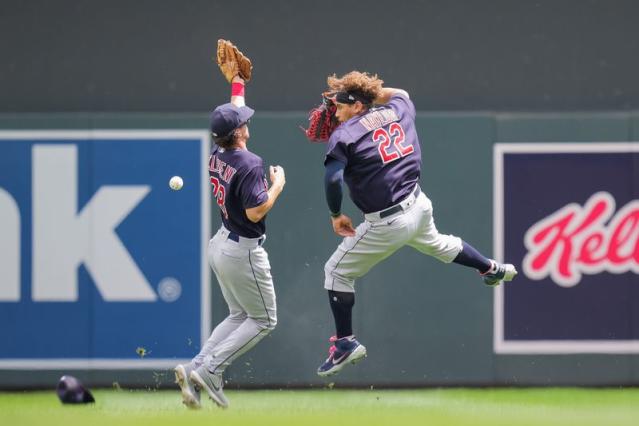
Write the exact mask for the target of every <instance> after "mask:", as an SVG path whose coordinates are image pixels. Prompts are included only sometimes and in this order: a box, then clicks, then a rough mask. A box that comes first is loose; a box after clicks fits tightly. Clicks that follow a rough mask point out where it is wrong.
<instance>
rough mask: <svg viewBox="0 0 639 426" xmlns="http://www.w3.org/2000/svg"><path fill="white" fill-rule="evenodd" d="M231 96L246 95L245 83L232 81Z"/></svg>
mask: <svg viewBox="0 0 639 426" xmlns="http://www.w3.org/2000/svg"><path fill="white" fill-rule="evenodd" d="M231 96H244V85H243V84H242V83H231Z"/></svg>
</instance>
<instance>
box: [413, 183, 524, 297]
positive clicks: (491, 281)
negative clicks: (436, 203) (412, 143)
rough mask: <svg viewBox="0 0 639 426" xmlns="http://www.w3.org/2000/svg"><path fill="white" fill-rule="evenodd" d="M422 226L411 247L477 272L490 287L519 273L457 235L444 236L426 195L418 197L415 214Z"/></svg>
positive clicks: (419, 227)
mask: <svg viewBox="0 0 639 426" xmlns="http://www.w3.org/2000/svg"><path fill="white" fill-rule="evenodd" d="M412 213H413V214H414V215H420V216H421V217H420V218H416V219H417V221H418V223H419V225H418V227H417V228H416V230H415V235H414V236H413V238H412V239H411V241H410V242H409V245H410V246H412V247H414V248H416V249H417V250H419V251H421V252H422V253H425V254H427V255H429V256H433V257H435V258H437V259H439V260H440V261H442V262H445V263H451V262H454V263H457V264H460V265H463V266H467V267H470V268H474V269H477V270H478V271H479V273H480V274H481V275H482V276H483V279H484V282H485V283H486V284H488V285H498V284H499V283H501V281H510V280H512V279H513V278H514V277H515V275H517V271H516V270H515V267H514V266H513V265H511V264H501V263H498V262H496V261H494V260H492V259H488V258H487V257H485V256H484V255H482V254H481V253H480V252H479V251H478V250H477V249H475V248H474V247H473V246H471V245H470V244H468V243H467V242H465V241H463V240H462V239H461V238H459V237H456V236H454V235H446V234H440V233H439V231H438V230H437V227H436V226H435V220H434V218H433V205H432V202H431V201H430V199H428V197H426V195H425V194H424V193H422V194H420V195H419V197H417V205H416V209H414V210H413V212H412Z"/></svg>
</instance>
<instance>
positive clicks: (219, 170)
mask: <svg viewBox="0 0 639 426" xmlns="http://www.w3.org/2000/svg"><path fill="white" fill-rule="evenodd" d="M209 177H210V180H211V185H212V186H213V199H214V201H215V202H216V203H217V205H218V206H219V207H220V216H221V217H222V223H224V226H225V227H226V229H228V230H229V231H232V232H235V233H236V234H238V235H240V236H242V237H246V238H257V237H260V236H262V235H263V234H264V233H265V232H266V222H265V220H264V219H265V217H266V216H265V217H264V218H262V220H260V221H259V222H257V223H253V222H251V221H250V220H249V218H248V217H247V216H246V211H245V210H246V209H250V208H253V207H257V206H259V205H261V204H264V203H265V202H266V201H267V200H268V193H267V191H268V184H267V182H266V176H265V174H264V165H263V162H262V159H261V158H260V157H258V156H257V155H255V154H253V153H252V152H249V151H246V150H243V149H227V150H225V149H222V148H219V147H217V146H215V147H214V148H213V150H212V151H211V156H210V157H209Z"/></svg>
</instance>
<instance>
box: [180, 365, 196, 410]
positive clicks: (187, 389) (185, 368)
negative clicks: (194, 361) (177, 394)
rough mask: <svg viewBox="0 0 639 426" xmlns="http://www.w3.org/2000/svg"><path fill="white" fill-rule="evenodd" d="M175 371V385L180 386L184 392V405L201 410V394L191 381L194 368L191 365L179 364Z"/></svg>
mask: <svg viewBox="0 0 639 426" xmlns="http://www.w3.org/2000/svg"><path fill="white" fill-rule="evenodd" d="M173 371H174V372H175V383H177V384H178V386H180V390H181V391H182V403H184V405H186V406H187V407H189V408H196V409H197V408H200V407H201V405H200V392H199V391H198V390H197V389H196V388H195V386H194V385H193V383H192V382H191V380H190V379H189V374H190V373H191V371H193V367H192V366H191V365H190V364H185V365H183V364H178V366H177V367H175V368H174V369H173Z"/></svg>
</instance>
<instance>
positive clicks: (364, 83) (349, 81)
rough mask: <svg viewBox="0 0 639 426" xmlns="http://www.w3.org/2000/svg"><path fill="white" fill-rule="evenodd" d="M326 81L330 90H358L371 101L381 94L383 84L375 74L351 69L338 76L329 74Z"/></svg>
mask: <svg viewBox="0 0 639 426" xmlns="http://www.w3.org/2000/svg"><path fill="white" fill-rule="evenodd" d="M326 82H327V83H328V87H329V88H330V90H331V91H344V92H359V93H360V94H362V95H364V96H365V97H366V98H369V99H370V100H371V102H372V101H373V100H374V99H376V98H377V97H379V96H380V95H381V92H382V84H384V80H382V79H380V78H379V77H378V76H377V74H374V75H370V74H369V73H367V72H360V71H351V72H349V73H347V74H344V75H343V76H342V77H339V78H338V77H337V76H336V75H335V74H333V75H329V76H328V78H327V79H326Z"/></svg>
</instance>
